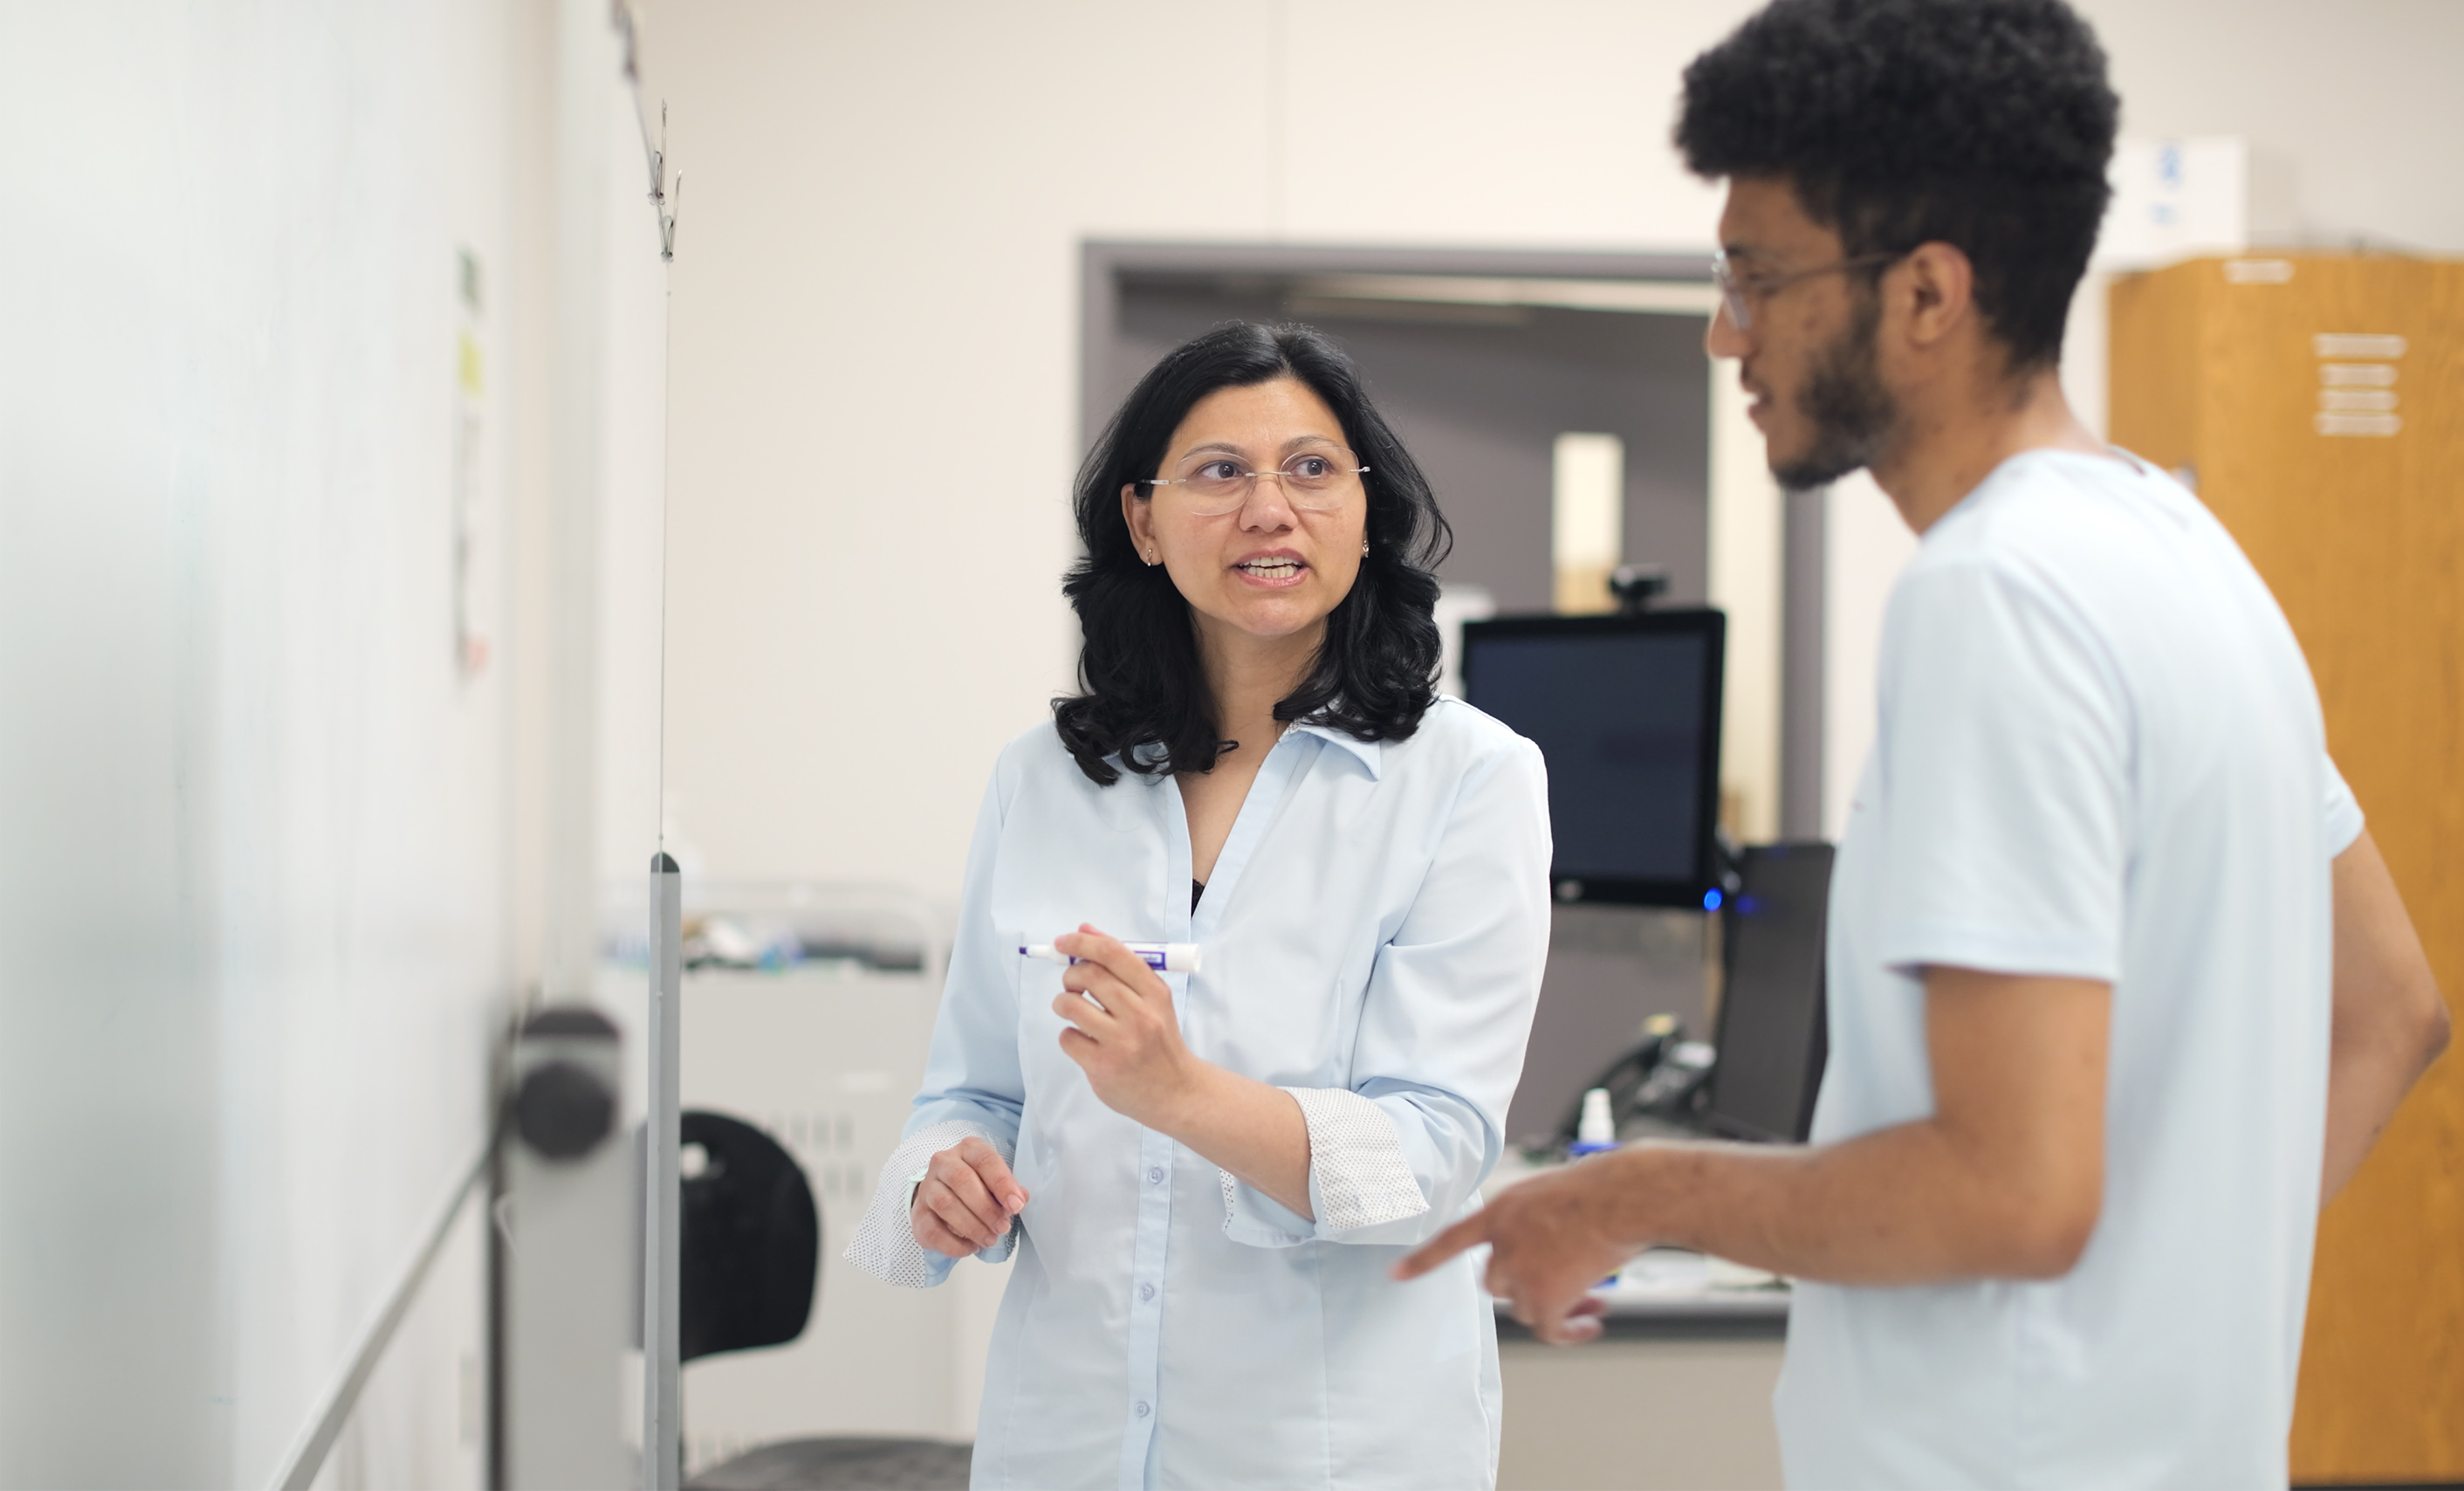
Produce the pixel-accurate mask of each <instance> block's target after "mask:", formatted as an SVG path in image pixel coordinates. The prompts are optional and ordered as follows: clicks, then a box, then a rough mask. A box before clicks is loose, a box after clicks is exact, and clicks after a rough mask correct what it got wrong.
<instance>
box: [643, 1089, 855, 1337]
mask: <svg viewBox="0 0 2464 1491" xmlns="http://www.w3.org/2000/svg"><path fill="white" fill-rule="evenodd" d="M681 1119H682V1127H683V1130H684V1132H683V1140H684V1143H685V1144H686V1145H688V1146H692V1145H699V1146H701V1148H702V1151H703V1153H704V1154H705V1155H706V1156H707V1159H706V1161H705V1163H704V1164H703V1166H702V1167H701V1169H700V1172H699V1173H698V1174H695V1175H693V1176H691V1177H690V1178H688V1179H687V1180H686V1181H685V1182H684V1211H683V1217H682V1234H683V1236H682V1243H683V1248H682V1254H683V1256H682V1257H680V1258H679V1259H678V1265H679V1269H680V1272H681V1274H682V1276H683V1278H682V1285H683V1286H682V1289H681V1291H680V1293H679V1295H678V1298H677V1308H678V1313H679V1315H680V1317H681V1319H680V1323H679V1324H680V1330H679V1336H680V1351H679V1356H680V1358H681V1359H682V1360H684V1361H688V1362H690V1361H692V1360H693V1358H695V1357H699V1356H709V1355H711V1354H713V1353H714V1352H718V1351H741V1350H745V1349H747V1348H749V1347H753V1346H781V1345H783V1344H785V1343H786V1342H790V1341H793V1340H795V1339H796V1338H797V1337H798V1336H800V1335H802V1334H803V1331H804V1325H805V1324H806V1323H807V1322H808V1321H810V1320H811V1319H812V1314H813V1296H814V1294H815V1293H816V1292H817V1290H818V1288H819V1285H820V1280H821V1261H822V1218H821V1213H820V1211H819V1210H818V1209H816V1208H815V1207H814V1205H813V1188H812V1186H811V1185H810V1184H809V1183H808V1182H807V1181H806V1180H805V1179H804V1171H803V1167H802V1166H800V1165H798V1164H797V1163H796V1160H795V1157H794V1156H793V1155H790V1154H789V1153H788V1152H787V1151H786V1150H785V1149H783V1148H781V1147H780V1146H779V1143H778V1141H776V1140H774V1139H772V1138H771V1137H770V1136H769V1135H767V1134H765V1133H763V1132H762V1131H761V1130H759V1129H758V1128H756V1127H754V1126H753V1125H752V1124H747V1123H744V1122H742V1121H740V1120H737V1119H732V1118H729V1117H727V1116H726V1115H725V1114H721V1113H709V1112H703V1111H700V1110H698V1109H687V1110H686V1111H685V1112H684V1113H683V1114H682V1115H681Z"/></svg>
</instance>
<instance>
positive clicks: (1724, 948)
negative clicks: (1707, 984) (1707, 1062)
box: [1695, 839, 1839, 1145]
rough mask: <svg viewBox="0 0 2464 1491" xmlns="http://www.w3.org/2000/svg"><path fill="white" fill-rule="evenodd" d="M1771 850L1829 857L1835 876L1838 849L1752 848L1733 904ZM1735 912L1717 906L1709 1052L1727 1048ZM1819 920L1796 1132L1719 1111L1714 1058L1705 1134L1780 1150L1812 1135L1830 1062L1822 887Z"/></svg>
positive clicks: (1701, 1121) (1809, 843) (1742, 858)
mask: <svg viewBox="0 0 2464 1491" xmlns="http://www.w3.org/2000/svg"><path fill="white" fill-rule="evenodd" d="M1774 850H1776V851H1778V852H1780V853H1782V854H1791V855H1795V854H1803V853H1805V852H1807V851H1809V850H1815V851H1819V852H1821V853H1823V854H1825V855H1827V856H1829V857H1830V862H1831V873H1832V874H1837V873H1838V867H1839V850H1838V846H1837V845H1836V844H1832V843H1829V842H1826V841H1824V840H1820V839H1808V840H1804V841H1801V842H1792V843H1781V844H1756V845H1752V846H1750V847H1749V848H1747V849H1745V850H1743V851H1741V852H1740V853H1739V855H1738V859H1737V871H1738V879H1739V881H1740V882H1741V883H1740V885H1739V899H1742V897H1743V896H1744V895H1745V894H1747V893H1748V890H1749V887H1750V884H1751V880H1752V869H1753V866H1754V865H1755V863H1756V862H1757V861H1759V860H1760V859H1763V858H1765V857H1770V856H1771V853H1772V851H1774ZM1737 915H1738V912H1737V907H1736V905H1735V902H1734V901H1730V902H1729V903H1727V904H1724V905H1723V906H1722V907H1721V921H1720V954H1721V963H1722V965H1723V967H1722V968H1721V970H1720V972H1721V980H1720V1013H1719V1016H1718V1018H1717V1019H1716V1020H1714V1021H1713V1022H1712V1023H1713V1027H1714V1028H1713V1030H1712V1033H1711V1049H1712V1050H1713V1051H1714V1052H1720V1051H1725V1050H1727V1040H1728V1011H1729V1010H1730V1009H1731V1008H1732V1006H1731V1004H1730V1003H1729V1000H1728V979H1729V977H1730V976H1731V975H1733V974H1734V972H1735V971H1736V946H1737V940H1736V936H1735V932H1734V930H1733V929H1734V927H1735V926H1736V924H1737ZM1820 916H1821V924H1820V925H1818V926H1817V927H1815V936H1816V938H1817V940H1818V941H1819V942H1820V943H1821V944H1822V948H1821V951H1820V953H1819V954H1818V955H1817V956H1816V957H1815V965H1814V967H1815V990H1814V1043H1813V1050H1812V1056H1811V1057H1810V1059H1808V1061H1807V1062H1806V1069H1805V1076H1804V1079H1803V1081H1804V1088H1803V1090H1802V1092H1801V1093H1800V1094H1799V1096H1798V1099H1797V1107H1796V1113H1797V1120H1796V1127H1797V1131H1796V1132H1795V1133H1793V1134H1775V1133H1773V1132H1771V1130H1770V1129H1767V1128H1765V1127H1763V1126H1762V1125H1761V1124H1753V1123H1749V1122H1747V1121H1746V1120H1744V1119H1741V1118H1738V1117H1736V1116H1734V1115H1733V1114H1729V1113H1726V1112H1723V1111H1722V1110H1721V1108H1720V1064H1719V1059H1718V1057H1716V1056H1715V1057H1713V1059H1712V1063H1711V1075H1710V1078H1709V1079H1707V1080H1706V1081H1705V1083H1704V1090H1703V1106H1702V1109H1701V1110H1700V1111H1699V1112H1697V1113H1696V1114H1695V1123H1696V1125H1697V1126H1698V1127H1700V1128H1702V1129H1704V1130H1705V1131H1706V1132H1708V1133H1712V1134H1716V1135H1718V1136H1719V1137H1721V1138H1723V1139H1742V1140H1747V1141H1749V1142H1752V1143H1757V1144H1783V1145H1786V1144H1803V1143H1805V1141H1806V1136H1807V1135H1808V1134H1809V1133H1810V1132H1812V1130H1813V1127H1814V1102H1815V1099H1816V1098H1817V1097H1819V1096H1820V1095H1821V1092H1822V1072H1823V1068H1825V1067H1826V1066H1828V1065H1829V1064H1830V1061H1831V991H1830V988H1829V983H1830V958H1829V946H1830V937H1831V911H1830V901H1829V896H1828V892H1827V888H1826V893H1825V897H1824V901H1823V904H1822V909H1821V912H1820Z"/></svg>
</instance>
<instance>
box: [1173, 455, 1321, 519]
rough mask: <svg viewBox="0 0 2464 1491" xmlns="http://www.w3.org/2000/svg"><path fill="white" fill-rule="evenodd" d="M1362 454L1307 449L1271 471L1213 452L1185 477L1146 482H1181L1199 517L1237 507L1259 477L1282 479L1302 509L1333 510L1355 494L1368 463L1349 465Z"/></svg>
mask: <svg viewBox="0 0 2464 1491" xmlns="http://www.w3.org/2000/svg"><path fill="white" fill-rule="evenodd" d="M1359 458H1360V457H1359V456H1354V455H1353V454H1352V453H1351V452H1350V451H1346V450H1341V449H1338V450H1336V451H1335V452H1333V453H1332V454H1328V453H1325V452H1317V451H1310V452H1305V453H1303V454H1301V455H1299V456H1293V457H1292V458H1291V459H1289V460H1287V461H1286V462H1284V464H1283V465H1282V466H1281V467H1280V468H1278V469H1276V470H1273V471H1252V470H1250V469H1249V468H1248V467H1247V466H1245V465H1243V464H1242V463H1241V462H1240V461H1237V460H1234V459H1233V458H1232V457H1230V456H1208V457H1207V458H1206V459H1204V460H1202V461H1200V462H1199V463H1198V464H1197V465H1196V466H1195V467H1192V468H1191V469H1190V472H1189V474H1188V475H1187V476H1183V477H1156V478H1153V479H1152V480H1150V481H1149V482H1148V483H1147V484H1148V485H1150V486H1156V487H1178V488H1180V496H1181V499H1182V504H1183V505H1184V506H1185V507H1186V508H1187V510H1188V511H1189V512H1191V513H1192V514H1194V515H1196V516H1198V517H1200V518H1219V517H1221V516H1222V515H1223V514H1225V513H1228V512H1236V511H1238V510H1239V509H1240V508H1241V507H1242V506H1243V504H1244V503H1246V502H1247V501H1249V499H1250V497H1251V495H1252V494H1254V493H1255V492H1256V491H1257V490H1258V478H1261V477H1271V478H1274V479H1275V480H1277V481H1278V482H1281V483H1282V484H1283V488H1284V501H1287V502H1289V503H1291V504H1292V505H1293V506H1294V507H1296V508H1299V509H1300V510H1301V511H1303V512H1310V513H1323V512H1331V511H1332V510H1334V509H1335V508H1338V507H1341V506H1342V505H1343V504H1344V502H1345V501H1346V500H1348V499H1349V498H1350V497H1351V496H1352V492H1353V488H1354V487H1355V486H1357V485H1359V482H1358V480H1357V479H1356V478H1359V477H1360V476H1361V475H1363V474H1364V473H1366V472H1367V471H1368V470H1369V468H1368V467H1366V466H1353V465H1350V464H1347V463H1348V462H1351V461H1355V460H1358V459H1359Z"/></svg>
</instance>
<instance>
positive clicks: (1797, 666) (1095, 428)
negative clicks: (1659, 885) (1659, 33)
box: [1078, 239, 1824, 839]
mask: <svg viewBox="0 0 2464 1491" xmlns="http://www.w3.org/2000/svg"><path fill="white" fill-rule="evenodd" d="M1142 275H1157V276H1165V275H1189V276H1216V275H1256V276H1259V277H1262V278H1301V277H1316V276H1326V275H1428V276H1446V277H1452V278H1466V279H1639V280H1648V281H1654V282H1658V283H1663V284H1666V283H1678V284H1707V283H1709V282H1710V279H1711V266H1710V262H1709V260H1708V259H1707V258H1706V257H1705V256H1702V255H1700V254H1625V253H1604V252H1595V251H1571V252H1558V251H1553V250H1547V249H1497V250H1490V249H1403V248H1378V247H1371V246H1359V245H1354V246H1344V245H1334V244H1298V243H1157V242H1131V241H1117V240H1102V239H1090V240H1088V241H1087V242H1085V243H1083V244H1082V245H1081V246H1080V252H1079V279H1078V316H1079V359H1078V428H1079V439H1080V444H1081V449H1082V450H1083V449H1086V448H1089V447H1091V446H1092V445H1093V444H1094V442H1095V437H1096V435H1097V434H1101V433H1102V430H1103V424H1104V421H1105V419H1107V418H1108V417H1110V415H1111V410H1110V409H1109V408H1108V407H1105V405H1104V404H1103V403H1102V400H1103V397H1104V394H1103V390H1104V389H1112V388H1118V387H1120V386H1121V385H1122V384H1123V383H1125V382H1127V381H1129V380H1127V379H1124V378H1120V377H1118V376H1117V373H1118V372H1119V369H1116V368H1113V367H1111V366H1110V365H1109V361H1108V360H1109V359H1110V357H1111V351H1112V347H1113V345H1114V335H1113V332H1114V328H1115V327H1116V326H1118V324H1119V323H1120V301H1121V281H1122V280H1123V279H1124V278H1133V277H1137V276H1142ZM1785 501H1786V507H1785V518H1784V529H1783V536H1782V541H1781V542H1782V545H1783V550H1784V555H1785V557H1784V560H1783V566H1782V575H1783V581H1782V584H1783V590H1782V595H1781V605H1782V611H1783V619H1782V622H1781V637H1782V641H1781V657H1780V772H1779V775H1780V836H1781V837H1783V838H1792V839H1811V838H1819V837H1820V836H1821V835H1822V675H1823V669H1822V652H1823V644H1822V609H1823V596H1822V581H1823V562H1822V556H1823V543H1824V533H1823V522H1822V512H1823V496H1822V494H1820V493H1818V492H1817V493H1809V494H1804V495H1797V494H1791V495H1790V496H1789V497H1788V498H1787V499H1786V500H1785Z"/></svg>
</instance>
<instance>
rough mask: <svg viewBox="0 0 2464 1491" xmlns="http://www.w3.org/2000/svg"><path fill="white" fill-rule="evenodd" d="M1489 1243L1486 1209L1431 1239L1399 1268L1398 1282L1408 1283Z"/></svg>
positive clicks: (1396, 1271) (1398, 1265)
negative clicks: (1457, 1256)
mask: <svg viewBox="0 0 2464 1491" xmlns="http://www.w3.org/2000/svg"><path fill="white" fill-rule="evenodd" d="M1487 1240H1488V1212H1487V1210H1486V1209H1485V1208H1484V1209H1483V1210H1481V1211H1478V1212H1475V1213H1472V1214H1471V1215H1469V1216H1466V1217H1464V1218H1463V1220H1462V1221H1460V1222H1457V1223H1455V1224H1454V1225H1453V1226H1452V1227H1449V1228H1447V1229H1446V1230H1445V1231H1444V1232H1441V1233H1440V1234H1438V1235H1436V1236H1435V1237H1432V1238H1430V1239H1429V1240H1428V1241H1427V1242H1426V1243H1424V1244H1422V1245H1421V1247H1420V1249H1419V1251H1418V1252H1416V1253H1414V1254H1412V1255H1411V1256H1410V1257H1406V1258H1404V1259H1403V1261H1401V1262H1400V1263H1397V1264H1396V1265H1395V1270H1394V1272H1395V1278H1396V1279H1397V1280H1401V1281H1405V1282H1409V1281H1410V1280H1415V1279H1418V1278H1419V1277H1420V1276H1421V1275H1422V1274H1425V1273H1427V1272H1428V1271H1429V1270H1431V1269H1433V1268H1435V1267H1437V1266H1438V1265H1439V1264H1441V1263H1443V1262H1444V1261H1445V1260H1446V1259H1448V1258H1450V1257H1454V1256H1455V1255H1456V1254H1458V1253H1461V1252H1463V1250H1464V1249H1466V1248H1475V1247H1478V1246H1479V1245H1480V1244H1482V1243H1484V1242H1486V1241H1487Z"/></svg>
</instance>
